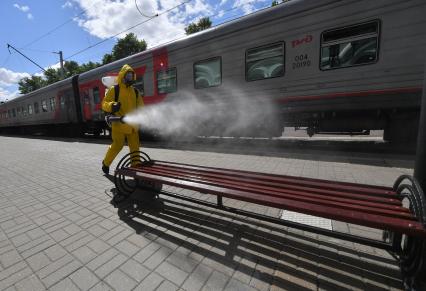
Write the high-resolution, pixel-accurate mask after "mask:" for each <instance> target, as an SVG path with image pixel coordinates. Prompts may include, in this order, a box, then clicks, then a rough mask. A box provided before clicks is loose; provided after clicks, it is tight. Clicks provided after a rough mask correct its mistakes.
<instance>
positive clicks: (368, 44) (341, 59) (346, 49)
mask: <svg viewBox="0 0 426 291" xmlns="http://www.w3.org/2000/svg"><path fill="white" fill-rule="evenodd" d="M378 48H379V21H378V20H377V21H372V22H368V23H363V24H357V25H351V26H348V27H343V28H337V29H333V30H328V31H325V32H323V33H322V35H321V63H320V68H321V70H330V69H336V68H345V67H352V66H358V65H366V64H372V63H375V62H376V61H377V57H378V51H379V49H378Z"/></svg>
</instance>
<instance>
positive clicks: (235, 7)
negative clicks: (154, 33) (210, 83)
mask: <svg viewBox="0 0 426 291" xmlns="http://www.w3.org/2000/svg"><path fill="white" fill-rule="evenodd" d="M191 1H192V0H187V1H184V2H181V3H180V4H178V5H176V6H174V7H171V8H169V9H167V10H165V11H163V12H161V13H159V14H156V16H155V17H152V18H149V19H147V20H144V21H142V22H139V23H137V24H135V25H133V26H131V27H129V28H127V29H125V30H123V31H120V32H119V33H116V34H114V35H112V36H110V37H108V38H106V39H104V40H101V41H99V42H97V43H95V44H93V45H90V46H88V47H86V48H84V49H81V50H80V51H77V52H76V53H74V54H72V55H71V56H69V57H67V58H64V60H69V59H71V58H72V57H74V56H76V55H79V54H81V53H83V52H85V51H87V50H89V49H91V48H93V47H95V46H98V45H100V44H102V43H104V42H106V41H109V40H111V39H113V38H114V37H116V36H118V35H120V34H122V33H124V32H126V31H129V30H131V29H133V28H135V27H138V26H140V25H142V24H144V23H147V22H149V21H151V20H153V19H154V18H156V17H158V16H161V15H164V14H167V13H169V12H170V11H172V10H174V9H176V8H178V7H181V6H183V5H185V4H187V3H189V2H191ZM256 2H258V0H253V1H248V2H246V3H244V4H241V5H236V6H233V7H231V8H229V9H226V10H222V11H220V12H217V13H213V14H210V15H205V16H204V17H211V18H214V17H216V16H218V15H220V14H222V15H224V14H226V13H228V12H230V11H233V10H237V9H239V8H241V7H242V6H244V5H247V4H252V3H256ZM267 8H270V5H269V4H268V5H265V6H264V7H261V8H259V9H257V10H256V11H254V12H257V11H259V10H263V9H267ZM254 12H252V13H254ZM252 13H249V14H252ZM229 19H230V21H232V20H235V19H237V18H226V19H225V20H229ZM225 22H227V21H223V22H221V23H219V24H217V25H215V26H213V27H216V26H218V25H221V24H224V23H225ZM185 37H187V35H186V34H185V33H183V34H182V35H179V36H178V37H176V38H174V39H172V40H169V41H166V42H164V43H161V44H158V45H157V46H155V47H159V46H163V45H165V44H168V43H172V42H174V41H178V40H180V39H182V38H185ZM40 72H41V71H38V72H37V73H40ZM37 73H35V74H37Z"/></svg>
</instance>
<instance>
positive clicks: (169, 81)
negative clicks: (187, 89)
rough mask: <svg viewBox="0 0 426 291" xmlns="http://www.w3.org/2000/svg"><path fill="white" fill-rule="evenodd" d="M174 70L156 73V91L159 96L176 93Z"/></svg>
mask: <svg viewBox="0 0 426 291" xmlns="http://www.w3.org/2000/svg"><path fill="white" fill-rule="evenodd" d="M176 79H177V78H176V68H171V69H168V70H163V71H158V72H157V90H158V93H159V94H164V93H172V92H176V91H177V83H176Z"/></svg>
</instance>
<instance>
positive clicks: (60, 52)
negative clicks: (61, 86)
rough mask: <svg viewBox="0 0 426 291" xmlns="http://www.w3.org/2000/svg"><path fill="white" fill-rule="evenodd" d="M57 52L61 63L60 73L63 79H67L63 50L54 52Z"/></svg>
mask: <svg viewBox="0 0 426 291" xmlns="http://www.w3.org/2000/svg"><path fill="white" fill-rule="evenodd" d="M53 53H55V54H58V55H59V62H60V64H61V70H60V74H61V79H62V80H63V79H65V70H64V57H63V56H62V51H59V52H53Z"/></svg>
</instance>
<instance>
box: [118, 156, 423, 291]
mask: <svg viewBox="0 0 426 291" xmlns="http://www.w3.org/2000/svg"><path fill="white" fill-rule="evenodd" d="M135 159H137V160H140V161H142V162H141V163H140V164H139V165H138V166H131V162H132V160H135ZM129 179H130V180H129ZM132 180H133V181H132ZM135 181H136V182H142V184H143V185H144V186H145V187H147V186H148V187H149V185H151V188H154V186H155V185H157V186H158V185H163V184H164V185H170V186H175V187H180V188H185V189H190V190H195V191H198V192H200V193H205V194H212V195H216V196H217V203H216V204H214V203H209V202H205V201H202V200H199V199H194V198H191V197H187V196H184V195H178V194H173V193H169V192H165V191H161V189H160V188H157V190H158V191H159V192H158V193H159V194H162V195H169V196H173V197H178V198H181V199H184V200H187V201H190V202H195V203H201V204H203V205H206V206H209V207H215V208H220V209H223V210H227V211H231V212H234V213H238V214H243V215H247V216H250V217H255V218H259V219H263V220H267V221H270V222H274V223H279V224H282V225H286V226H290V227H294V228H298V229H302V230H305V231H311V232H314V233H318V234H322V235H327V236H330V237H334V238H339V239H344V240H348V241H352V242H356V243H361V244H364V245H368V246H372V247H376V248H381V249H385V250H388V251H390V252H393V253H394V254H396V255H397V256H398V258H399V260H400V264H401V271H402V273H403V276H404V278H405V283H406V285H407V286H410V288H411V287H413V286H415V285H416V284H417V282H418V281H419V278H421V277H422V276H425V273H424V270H425V269H426V268H425V265H426V262H425V261H424V260H425V259H426V227H425V223H426V203H425V197H424V194H423V192H422V190H421V188H420V186H419V185H418V183H417V182H416V181H415V179H413V178H412V177H410V176H407V175H404V176H401V177H400V178H398V179H397V181H396V182H395V184H394V185H393V187H380V186H372V185H363V184H355V183H344V182H334V181H327V180H320V179H310V178H301V177H293V176H284V175H274V174H266V173H257V172H248V171H240V170H229V169H220V168H212V167H202V166H195V165H187V164H180V163H172V162H165V161H153V160H151V159H150V158H149V156H148V155H147V154H145V153H143V152H135V153H132V154H128V155H126V156H125V157H123V159H122V160H121V161H120V162H119V164H118V166H117V168H116V171H115V176H114V182H115V185H116V188H117V190H118V193H119V194H120V195H122V197H127V196H129V195H130V194H131V193H132V192H133V191H135V189H136V187H137V186H138V183H135ZM222 197H226V198H230V199H236V200H241V201H246V202H251V203H256V204H259V205H264V206H270V207H275V208H279V209H285V210H290V211H295V212H298V213H303V214H308V215H314V216H318V217H323V218H328V219H333V220H337V221H342V222H347V223H352V224H357V225H362V226H367V227H371V228H376V229H380V230H383V231H384V232H383V233H384V235H383V240H382V241H379V240H373V239H369V238H365V237H359V236H355V235H352V234H348V233H341V232H335V231H331V230H327V229H323V228H316V227H312V226H309V225H304V224H300V223H296V222H291V221H285V220H282V219H277V218H273V217H268V216H264V215H259V214H255V213H251V212H247V211H245V210H243V209H237V208H231V207H227V206H225V205H224V204H223V201H222Z"/></svg>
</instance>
